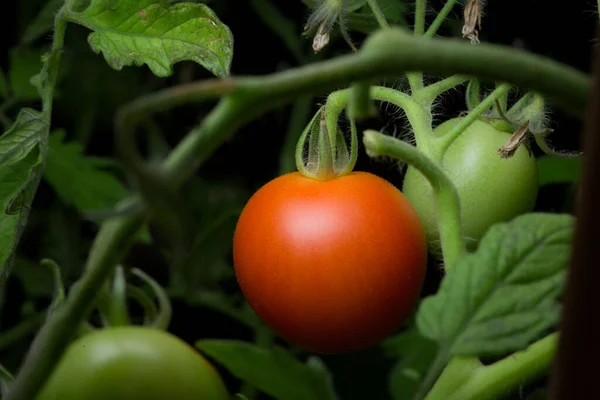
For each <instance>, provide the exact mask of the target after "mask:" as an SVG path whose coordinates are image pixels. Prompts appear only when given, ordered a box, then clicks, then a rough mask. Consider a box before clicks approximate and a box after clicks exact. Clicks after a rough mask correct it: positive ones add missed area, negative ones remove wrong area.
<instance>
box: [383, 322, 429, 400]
mask: <svg viewBox="0 0 600 400" xmlns="http://www.w3.org/2000/svg"><path fill="white" fill-rule="evenodd" d="M382 347H383V349H384V351H385V352H386V353H387V354H388V355H393V356H395V357H399V358H400V359H399V360H398V361H397V362H396V364H395V365H394V367H393V368H392V370H391V372H390V375H389V378H388V388H389V392H390V394H391V396H392V399H394V400H404V399H410V398H412V397H413V395H414V394H415V393H416V391H417V389H418V388H419V385H420V383H421V381H422V379H423V377H424V376H425V373H426V372H427V370H428V368H429V366H430V365H431V363H432V362H433V360H434V358H435V356H436V354H437V350H438V346H437V344H436V342H434V341H432V340H430V339H428V338H426V337H424V336H422V335H421V334H420V333H419V332H418V330H417V329H411V330H409V331H407V332H404V333H401V334H400V335H397V336H394V337H393V338H390V339H388V340H386V341H384V342H383V346H382Z"/></svg>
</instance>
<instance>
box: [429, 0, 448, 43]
mask: <svg viewBox="0 0 600 400" xmlns="http://www.w3.org/2000/svg"><path fill="white" fill-rule="evenodd" d="M454 4H456V0H448V1H446V3H445V4H444V7H443V8H442V10H441V11H440V12H439V13H438V15H437V16H436V17H435V20H433V22H432V23H431V26H430V27H429V29H427V32H425V35H424V36H425V37H433V35H435V34H436V33H437V31H438V29H439V28H440V26H442V23H443V22H444V21H445V20H446V17H447V16H448V14H450V11H452V7H454Z"/></svg>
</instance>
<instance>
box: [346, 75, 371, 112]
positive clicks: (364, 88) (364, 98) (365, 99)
mask: <svg viewBox="0 0 600 400" xmlns="http://www.w3.org/2000/svg"><path fill="white" fill-rule="evenodd" d="M370 89H371V85H369V84H368V83H365V82H359V83H355V84H353V85H352V88H351V89H350V103H349V104H348V118H349V119H351V120H355V121H360V120H364V119H367V118H369V117H372V116H374V115H375V114H376V113H377V111H376V109H375V107H374V106H373V103H372V102H371V98H370V97H369V91H370Z"/></svg>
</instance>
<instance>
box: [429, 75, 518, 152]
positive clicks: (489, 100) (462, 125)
mask: <svg viewBox="0 0 600 400" xmlns="http://www.w3.org/2000/svg"><path fill="white" fill-rule="evenodd" d="M510 88H511V85H509V84H501V85H499V86H498V88H497V89H495V90H494V91H493V92H492V93H490V95H489V96H487V97H486V98H485V99H483V100H482V101H481V103H479V104H478V105H477V107H475V108H474V109H473V110H472V111H471V112H470V113H469V115H467V116H466V117H465V118H463V119H462V121H460V122H459V123H458V124H456V126H454V128H452V129H451V130H450V132H448V133H447V134H445V135H444V136H442V137H441V138H439V139H438V145H437V146H435V147H436V149H435V151H436V153H435V154H436V157H438V158H441V157H442V155H443V154H444V153H445V152H446V150H447V149H448V147H450V145H451V144H452V142H454V141H455V140H456V138H457V137H458V136H459V135H460V134H461V133H463V132H464V130H465V129H467V128H468V127H469V126H471V124H472V123H473V122H475V120H477V119H478V118H479V117H480V116H481V114H483V113H484V112H485V111H486V110H488V109H489V108H490V107H491V106H492V105H493V104H494V103H495V101H496V100H497V99H498V98H500V97H502V96H504V95H505V94H506V93H507V92H508V91H509V90H510Z"/></svg>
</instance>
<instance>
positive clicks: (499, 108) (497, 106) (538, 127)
mask: <svg viewBox="0 0 600 400" xmlns="http://www.w3.org/2000/svg"><path fill="white" fill-rule="evenodd" d="M507 94H508V93H506V94H505V95H504V96H502V97H501V98H500V99H497V100H496V101H495V102H494V105H493V106H492V107H491V108H490V109H488V111H486V112H484V113H483V114H482V115H481V118H482V119H484V120H485V121H486V122H487V123H488V124H490V125H491V126H493V127H494V128H495V129H497V130H499V131H503V132H507V133H510V134H511V135H512V136H511V137H510V139H508V141H507V142H506V143H505V144H504V145H503V146H501V147H499V148H498V152H499V153H500V155H501V157H502V158H511V157H512V156H513V155H514V153H515V151H516V150H517V148H518V147H519V146H520V145H522V144H523V145H525V146H527V148H528V150H530V147H529V146H528V143H529V141H530V139H532V138H533V139H534V141H535V142H536V144H537V145H538V147H539V148H540V149H541V150H542V151H543V152H544V153H545V154H547V155H551V156H559V157H579V156H580V155H581V154H582V153H580V152H568V151H559V150H556V149H555V148H553V146H552V145H551V144H550V143H549V142H548V136H549V134H551V133H552V132H554V130H553V129H551V128H549V127H548V112H547V109H546V103H545V100H544V98H543V97H542V95H540V94H539V93H536V92H528V93H526V94H525V95H523V96H522V97H521V98H519V99H518V100H517V101H516V102H515V103H514V104H512V106H511V107H510V108H509V107H508V106H507V103H508V99H507ZM466 103H467V108H468V110H469V112H473V111H474V108H475V107H477V106H478V105H479V104H480V103H481V90H480V84H479V82H478V81H477V79H472V80H471V81H470V82H469V85H468V87H467V96H466Z"/></svg>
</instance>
